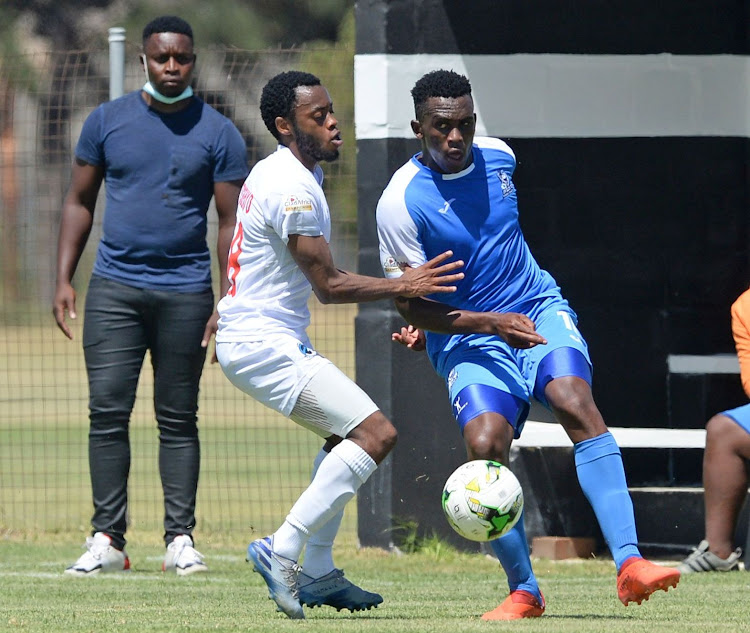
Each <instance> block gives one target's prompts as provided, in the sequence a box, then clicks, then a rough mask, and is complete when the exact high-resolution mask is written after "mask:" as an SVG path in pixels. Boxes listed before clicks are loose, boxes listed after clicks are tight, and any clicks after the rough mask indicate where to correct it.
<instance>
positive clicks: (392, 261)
mask: <svg viewBox="0 0 750 633" xmlns="http://www.w3.org/2000/svg"><path fill="white" fill-rule="evenodd" d="M400 270H403V268H402V267H401V266H400V265H399V263H398V262H397V261H396V258H395V257H393V256H389V257H388V259H386V260H385V263H384V264H383V271H384V272H385V274H386V275H390V274H393V273H397V272H399V271H400Z"/></svg>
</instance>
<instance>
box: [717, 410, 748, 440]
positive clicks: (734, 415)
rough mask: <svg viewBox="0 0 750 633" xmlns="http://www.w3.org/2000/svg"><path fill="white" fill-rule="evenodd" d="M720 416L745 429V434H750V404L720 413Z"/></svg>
mask: <svg viewBox="0 0 750 633" xmlns="http://www.w3.org/2000/svg"><path fill="white" fill-rule="evenodd" d="M721 414H722V415H725V416H727V417H728V418H731V419H732V420H734V421H735V422H736V423H737V424H739V425H740V426H741V427H742V428H743V429H745V431H746V432H748V433H750V404H743V405H742V406H741V407H737V408H736V409H729V410H728V411H722V412H721Z"/></svg>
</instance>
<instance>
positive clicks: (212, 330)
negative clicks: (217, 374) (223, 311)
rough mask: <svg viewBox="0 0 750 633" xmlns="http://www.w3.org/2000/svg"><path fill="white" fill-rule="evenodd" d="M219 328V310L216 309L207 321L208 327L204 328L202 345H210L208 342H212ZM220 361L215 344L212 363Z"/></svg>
mask: <svg viewBox="0 0 750 633" xmlns="http://www.w3.org/2000/svg"><path fill="white" fill-rule="evenodd" d="M218 330H219V312H218V311H217V310H214V313H213V314H212V315H211V318H210V319H209V320H208V321H206V329H205V330H203V340H201V347H208V344H209V343H210V342H211V337H212V336H214V335H215V334H216V332H217V331H218ZM217 362H219V359H218V358H217V357H216V346H214V353H213V354H211V364H212V365H213V364H214V363H217Z"/></svg>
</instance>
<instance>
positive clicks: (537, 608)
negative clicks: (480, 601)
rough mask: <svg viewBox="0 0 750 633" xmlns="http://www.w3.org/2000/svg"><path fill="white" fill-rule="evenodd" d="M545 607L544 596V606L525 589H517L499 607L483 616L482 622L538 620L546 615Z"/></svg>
mask: <svg viewBox="0 0 750 633" xmlns="http://www.w3.org/2000/svg"><path fill="white" fill-rule="evenodd" d="M540 595H541V593H540ZM544 607H545V604H544V596H542V604H539V600H537V599H536V597H535V596H534V594H531V593H529V592H528V591H524V590H523V589H516V590H515V591H511V592H510V595H509V596H508V597H507V598H506V599H505V600H503V602H502V604H501V605H500V606H499V607H495V608H494V609H493V610H492V611H488V612H487V613H485V614H484V615H483V616H482V620H520V619H521V618H538V617H539V616H541V615H542V613H544Z"/></svg>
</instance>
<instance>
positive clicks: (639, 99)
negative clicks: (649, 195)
mask: <svg viewBox="0 0 750 633" xmlns="http://www.w3.org/2000/svg"><path fill="white" fill-rule="evenodd" d="M438 68H447V69H451V70H455V71H456V72H459V73H462V74H465V75H466V76H468V77H469V79H470V80H471V84H472V91H473V95H474V105H475V108H476V111H477V115H478V123H479V125H478V130H477V132H478V133H479V134H489V135H492V136H501V137H528V138H546V137H553V138H554V137H574V138H586V137H639V136H646V137H653V136H734V137H750V57H747V56H740V55H712V56H711V55H707V56H693V55H671V54H666V53H665V54H660V55H525V54H524V55H356V56H355V58H354V99H355V102H354V104H355V124H356V134H357V138H358V139H383V138H412V137H413V134H412V131H411V128H410V126H409V123H410V121H411V120H412V119H413V118H414V107H413V104H412V101H411V94H410V91H411V88H412V87H413V86H414V83H415V82H416V81H417V79H419V78H420V77H421V76H422V75H423V74H424V73H426V72H428V71H430V70H435V69H438Z"/></svg>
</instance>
